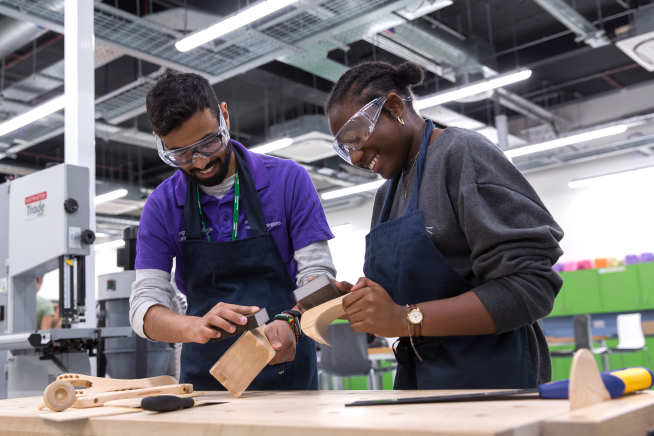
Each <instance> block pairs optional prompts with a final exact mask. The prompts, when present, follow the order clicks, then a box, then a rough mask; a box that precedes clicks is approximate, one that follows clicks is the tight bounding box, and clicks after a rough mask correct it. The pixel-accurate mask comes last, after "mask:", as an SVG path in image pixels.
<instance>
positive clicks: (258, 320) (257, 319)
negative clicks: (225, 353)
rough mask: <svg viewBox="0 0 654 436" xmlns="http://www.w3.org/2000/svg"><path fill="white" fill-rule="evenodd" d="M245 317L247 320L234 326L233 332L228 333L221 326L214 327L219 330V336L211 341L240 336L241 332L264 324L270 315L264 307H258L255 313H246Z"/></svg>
mask: <svg viewBox="0 0 654 436" xmlns="http://www.w3.org/2000/svg"><path fill="white" fill-rule="evenodd" d="M246 318H247V322H246V323H245V324H243V325H239V326H236V330H234V332H233V333H229V332H226V331H225V330H223V329H221V328H217V327H215V329H216V330H218V331H219V332H220V337H219V338H215V339H212V340H211V342H219V341H222V340H223V339H228V338H232V337H234V336H241V335H242V334H243V333H245V332H247V331H249V330H254V329H256V328H257V327H260V326H262V325H265V324H266V323H267V322H268V321H269V320H270V317H269V316H268V311H267V310H266V308H265V307H264V308H262V309H259V311H258V312H256V313H252V314H250V315H248V316H247V317H246Z"/></svg>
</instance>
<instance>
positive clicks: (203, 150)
mask: <svg viewBox="0 0 654 436" xmlns="http://www.w3.org/2000/svg"><path fill="white" fill-rule="evenodd" d="M218 114H219V117H220V126H219V127H218V131H217V132H215V133H212V134H210V135H209V136H207V137H205V138H202V139H201V140H199V141H198V142H196V143H194V144H191V145H187V146H186V147H181V148H173V149H170V150H169V149H166V147H165V146H164V143H163V141H162V140H161V138H160V137H159V135H154V137H155V143H156V144H157V151H158V152H159V157H160V158H161V160H162V161H164V162H165V163H166V164H168V165H170V166H172V167H182V166H185V165H188V164H190V163H192V162H193V157H194V156H195V154H196V153H197V154H199V155H200V156H202V157H211V156H213V155H214V154H216V153H218V152H219V151H220V150H222V149H223V148H224V147H226V146H227V143H228V142H229V132H228V131H227V124H226V123H225V118H224V117H223V114H222V112H220V111H218Z"/></svg>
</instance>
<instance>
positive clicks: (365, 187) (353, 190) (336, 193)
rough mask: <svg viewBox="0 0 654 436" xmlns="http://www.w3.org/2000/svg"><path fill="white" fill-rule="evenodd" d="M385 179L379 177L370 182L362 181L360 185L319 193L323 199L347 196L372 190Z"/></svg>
mask: <svg viewBox="0 0 654 436" xmlns="http://www.w3.org/2000/svg"><path fill="white" fill-rule="evenodd" d="M385 181H386V180H384V179H380V180H375V181H374V182H370V183H362V184H360V185H355V186H349V187H347V188H343V189H335V190H333V191H329V192H325V193H324V194H322V195H321V197H322V199H323V200H332V199H334V198H340V197H347V196H348V195H354V194H359V193H361V192H366V191H374V190H375V189H377V188H379V187H380V186H381V185H383V184H384V182H385Z"/></svg>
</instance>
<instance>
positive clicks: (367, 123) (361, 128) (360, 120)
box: [333, 97, 386, 165]
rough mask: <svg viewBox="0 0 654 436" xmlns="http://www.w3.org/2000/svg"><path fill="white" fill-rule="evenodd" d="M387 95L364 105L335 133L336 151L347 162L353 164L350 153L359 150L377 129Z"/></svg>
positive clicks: (334, 145)
mask: <svg viewBox="0 0 654 436" xmlns="http://www.w3.org/2000/svg"><path fill="white" fill-rule="evenodd" d="M384 103H386V97H377V98H375V99H373V100H372V101H370V102H369V103H368V104H366V105H365V106H363V107H362V108H361V109H359V110H358V111H357V113H355V114H354V115H352V116H351V117H350V119H349V120H347V122H346V123H345V124H343V126H342V127H341V128H340V129H339V130H338V132H336V135H334V144H333V147H334V151H336V153H337V154H338V155H339V156H340V157H341V158H342V159H343V160H344V161H345V162H347V163H349V164H350V165H353V164H352V159H351V158H350V153H352V152H354V151H356V150H359V149H360V148H361V147H363V144H365V143H366V141H367V140H368V138H369V137H370V135H372V132H373V131H374V130H375V126H376V125H377V120H379V114H381V111H382V108H383V107H384Z"/></svg>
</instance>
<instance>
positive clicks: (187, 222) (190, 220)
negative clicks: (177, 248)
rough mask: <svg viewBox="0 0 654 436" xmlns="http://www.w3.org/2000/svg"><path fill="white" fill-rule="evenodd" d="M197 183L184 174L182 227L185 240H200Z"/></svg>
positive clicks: (200, 224)
mask: <svg viewBox="0 0 654 436" xmlns="http://www.w3.org/2000/svg"><path fill="white" fill-rule="evenodd" d="M199 201H200V197H199V195H198V183H197V182H196V181H195V179H194V178H193V177H190V176H189V175H188V174H187V175H186V201H185V202H184V229H185V230H186V239H187V240H196V241H197V240H202V220H201V215H200V207H199V205H198V202H199Z"/></svg>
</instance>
